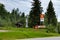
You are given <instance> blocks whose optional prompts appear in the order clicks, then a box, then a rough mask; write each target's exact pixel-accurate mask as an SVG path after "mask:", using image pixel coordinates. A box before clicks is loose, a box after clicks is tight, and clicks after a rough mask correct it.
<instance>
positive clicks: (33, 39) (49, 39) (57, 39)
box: [17, 37, 60, 40]
mask: <svg viewBox="0 0 60 40" xmlns="http://www.w3.org/2000/svg"><path fill="white" fill-rule="evenodd" d="M17 40H60V37H47V38H30V39H17Z"/></svg>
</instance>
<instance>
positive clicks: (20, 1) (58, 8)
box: [0, 0, 60, 22]
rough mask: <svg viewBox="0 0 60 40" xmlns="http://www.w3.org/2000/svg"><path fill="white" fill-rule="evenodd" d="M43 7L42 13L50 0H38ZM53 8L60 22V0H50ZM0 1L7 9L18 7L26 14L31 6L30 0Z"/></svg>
mask: <svg viewBox="0 0 60 40" xmlns="http://www.w3.org/2000/svg"><path fill="white" fill-rule="evenodd" d="M40 1H41V6H42V7H43V10H44V11H43V13H45V12H46V9H47V7H48V3H49V1H50V0H40ZM52 2H53V6H54V9H55V13H56V17H57V19H58V21H59V22H60V0H52ZM0 3H2V4H4V5H5V8H6V10H7V11H10V12H11V11H12V9H14V8H19V10H20V11H21V12H25V15H28V14H29V12H30V10H31V8H32V0H0Z"/></svg>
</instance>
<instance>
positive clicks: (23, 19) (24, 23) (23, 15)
mask: <svg viewBox="0 0 60 40" xmlns="http://www.w3.org/2000/svg"><path fill="white" fill-rule="evenodd" d="M20 22H21V23H22V24H23V27H25V25H26V17H25V13H24V12H23V13H22V14H21V20H20Z"/></svg>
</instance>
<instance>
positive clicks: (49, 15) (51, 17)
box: [45, 0, 57, 25]
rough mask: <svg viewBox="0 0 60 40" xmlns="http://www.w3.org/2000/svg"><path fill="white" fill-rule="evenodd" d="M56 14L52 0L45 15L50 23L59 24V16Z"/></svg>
mask: <svg viewBox="0 0 60 40" xmlns="http://www.w3.org/2000/svg"><path fill="white" fill-rule="evenodd" d="M55 14H56V13H55V11H54V7H53V3H52V1H51V0H50V2H49V5H48V8H47V12H46V13H45V16H46V19H47V20H46V21H47V23H48V25H49V24H53V25H57V18H56V15H55Z"/></svg>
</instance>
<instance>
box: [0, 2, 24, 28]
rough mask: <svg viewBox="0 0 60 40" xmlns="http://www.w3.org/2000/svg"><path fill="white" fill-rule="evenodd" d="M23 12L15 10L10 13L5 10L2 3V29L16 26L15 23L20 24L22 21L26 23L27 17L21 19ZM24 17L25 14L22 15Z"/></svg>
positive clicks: (0, 19)
mask: <svg viewBox="0 0 60 40" xmlns="http://www.w3.org/2000/svg"><path fill="white" fill-rule="evenodd" d="M20 14H21V12H19V9H18V8H17V9H13V10H12V12H11V13H10V12H8V11H7V10H6V9H5V6H4V5H3V4H1V3H0V27H3V26H15V23H17V22H20V21H21V19H22V18H23V19H22V20H23V21H22V22H25V17H21V15H20ZM22 14H23V15H22V16H24V13H22Z"/></svg>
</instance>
